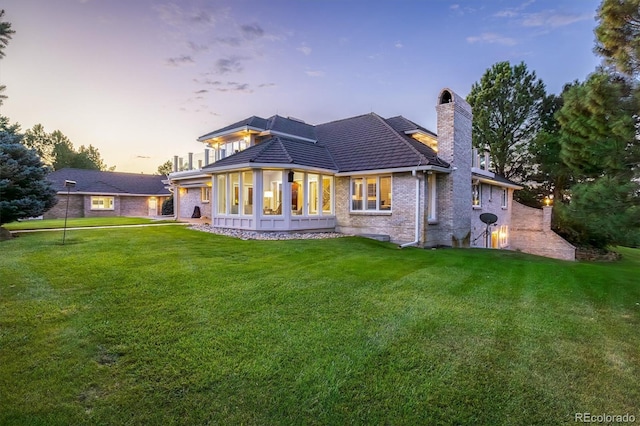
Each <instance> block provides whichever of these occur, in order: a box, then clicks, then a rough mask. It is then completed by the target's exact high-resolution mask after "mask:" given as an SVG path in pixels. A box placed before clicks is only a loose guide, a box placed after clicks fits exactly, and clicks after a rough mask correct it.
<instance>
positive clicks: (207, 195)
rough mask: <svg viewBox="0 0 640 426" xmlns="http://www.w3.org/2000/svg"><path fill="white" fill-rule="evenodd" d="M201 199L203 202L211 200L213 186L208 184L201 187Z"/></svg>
mask: <svg viewBox="0 0 640 426" xmlns="http://www.w3.org/2000/svg"><path fill="white" fill-rule="evenodd" d="M200 201H201V202H202V203H209V202H210V201H211V188H209V187H208V186H203V187H201V188H200Z"/></svg>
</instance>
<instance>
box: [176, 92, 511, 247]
mask: <svg viewBox="0 0 640 426" xmlns="http://www.w3.org/2000/svg"><path fill="white" fill-rule="evenodd" d="M436 111H437V114H438V118H437V135H436V133H434V132H431V131H429V130H427V129H425V128H424V127H422V126H420V125H418V124H416V123H414V122H412V121H410V120H408V119H406V118H404V117H402V116H398V117H393V118H388V119H385V118H383V117H381V116H379V115H377V114H374V113H370V114H365V115H361V116H357V117H352V118H346V119H343V120H338V121H332V122H329V123H324V124H319V125H310V124H307V123H304V122H302V121H300V120H297V119H293V118H284V117H280V116H278V115H275V116H273V117H271V118H268V119H265V118H260V117H255V116H254V117H250V118H248V119H246V120H243V121H241V122H238V123H235V124H232V125H230V126H227V127H224V128H222V129H219V130H216V131H214V132H211V133H208V134H206V135H204V136H202V137H200V138H199V139H198V140H199V141H200V142H203V143H204V144H206V145H207V147H208V148H207V150H206V154H205V162H204V166H203V167H201V168H199V169H197V170H187V171H182V172H178V171H176V172H174V173H172V174H170V175H169V182H170V184H171V186H172V190H173V192H174V194H175V200H174V205H175V214H176V216H177V217H178V218H179V219H180V218H190V217H192V215H193V213H194V210H199V211H200V213H201V215H202V216H203V217H206V218H209V219H210V221H211V226H213V227H220V228H236V229H246V230H256V231H325V230H331V231H337V232H342V233H347V234H357V235H362V234H376V235H385V236H388V237H389V238H390V240H391V241H393V242H396V243H398V244H401V245H416V246H420V247H435V246H455V247H469V246H475V247H485V246H486V244H487V243H488V244H489V246H491V247H498V248H508V247H509V226H510V221H511V208H512V198H513V191H514V190H516V189H519V188H520V187H519V186H518V185H517V184H515V183H513V182H511V181H509V180H507V179H505V178H503V177H501V176H498V175H495V174H494V173H491V172H490V171H489V170H488V167H487V164H488V162H487V160H488V157H486V156H484V155H482V156H479V155H478V154H477V153H476V152H475V150H473V149H472V145H471V122H472V114H471V107H470V106H469V104H468V103H467V102H466V101H465V100H464V99H462V98H461V97H459V96H458V95H456V94H455V93H454V92H453V91H451V90H450V89H443V90H442V91H441V93H440V95H439V96H438V100H437V105H436ZM209 160H210V161H209ZM174 163H175V164H174V166H175V170H177V169H178V162H177V159H176V160H174ZM191 166H192V165H191V164H189V168H191ZM196 207H197V209H196ZM482 213H493V214H495V215H496V217H497V222H496V223H495V224H494V225H492V226H490V227H489V228H487V227H486V225H485V224H484V223H482V222H481V221H480V219H479V217H480V214H482ZM487 229H489V231H490V236H489V238H485V234H484V233H485V231H486V230H487Z"/></svg>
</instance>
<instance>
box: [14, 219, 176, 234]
mask: <svg viewBox="0 0 640 426" xmlns="http://www.w3.org/2000/svg"><path fill="white" fill-rule="evenodd" d="M168 222H175V221H174V220H170V219H161V220H157V219H148V218H142V217H124V216H115V217H83V218H68V219H67V228H75V227H95V226H122V225H146V224H150V223H168ZM2 226H3V227H4V228H6V229H8V230H9V231H23V230H29V229H57V228H62V227H63V226H64V219H45V220H25V221H21V222H11V223H7V224H5V225H2Z"/></svg>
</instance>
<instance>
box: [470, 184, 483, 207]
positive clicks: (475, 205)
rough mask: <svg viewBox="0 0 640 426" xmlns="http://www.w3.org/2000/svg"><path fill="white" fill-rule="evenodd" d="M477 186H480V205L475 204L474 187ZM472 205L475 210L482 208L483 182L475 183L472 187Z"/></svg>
mask: <svg viewBox="0 0 640 426" xmlns="http://www.w3.org/2000/svg"><path fill="white" fill-rule="evenodd" d="M476 185H477V186H478V204H473V187H474V186H476ZM471 205H472V206H473V208H474V209H481V208H482V183H481V182H478V183H474V184H472V185H471Z"/></svg>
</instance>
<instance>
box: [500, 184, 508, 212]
mask: <svg viewBox="0 0 640 426" xmlns="http://www.w3.org/2000/svg"><path fill="white" fill-rule="evenodd" d="M508 205H509V190H508V189H507V188H502V203H501V206H502V208H503V209H506V208H507V207H508Z"/></svg>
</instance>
